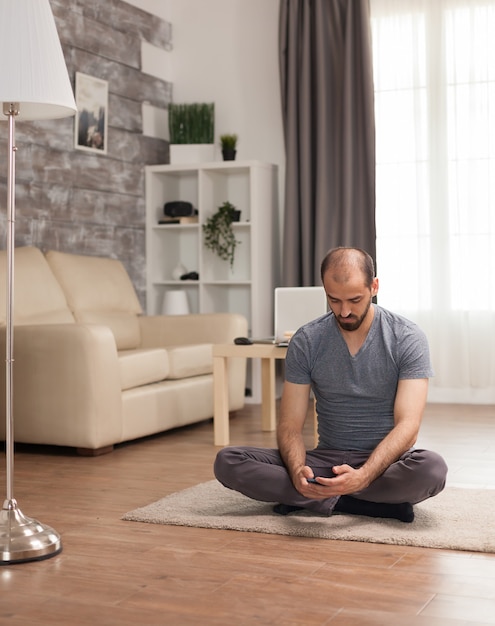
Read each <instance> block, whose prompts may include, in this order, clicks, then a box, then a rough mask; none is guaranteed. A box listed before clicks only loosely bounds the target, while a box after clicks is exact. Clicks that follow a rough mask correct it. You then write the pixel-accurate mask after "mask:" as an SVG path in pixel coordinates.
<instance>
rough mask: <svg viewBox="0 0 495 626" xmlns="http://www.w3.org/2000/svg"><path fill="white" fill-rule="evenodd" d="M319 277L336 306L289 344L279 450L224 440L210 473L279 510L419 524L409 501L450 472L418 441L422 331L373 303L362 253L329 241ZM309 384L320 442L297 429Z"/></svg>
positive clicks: (424, 382) (426, 363)
mask: <svg viewBox="0 0 495 626" xmlns="http://www.w3.org/2000/svg"><path fill="white" fill-rule="evenodd" d="M321 278H322V282H323V286H324V288H325V292H326V294H327V299H328V303H329V308H330V311H329V312H328V313H327V314H325V315H323V316H322V317H319V318H318V319H316V320H314V321H312V322H309V323H308V324H305V325H304V326H302V327H301V328H300V329H299V330H298V331H297V332H296V333H295V334H294V336H293V337H292V339H291V341H290V343H289V348H288V350H287V357H286V362H285V382H284V389H283V393H282V399H281V404H280V419H279V423H278V427H277V443H278V449H263V448H253V447H227V448H224V449H223V450H221V451H220V452H219V453H218V455H217V458H216V460H215V466H214V470H215V476H216V477H217V479H218V480H219V481H220V482H221V483H222V484H223V485H225V486H226V487H228V488H230V489H234V490H236V491H239V492H241V493H243V494H245V495H246V496H249V497H250V498H253V499H255V500H261V501H264V502H278V503H279V504H277V505H276V506H275V507H274V510H275V512H276V513H280V514H282V515H286V514H288V513H291V512H292V511H295V510H297V509H308V510H310V511H313V512H315V513H320V514H323V515H331V514H332V513H333V512H335V511H336V512H341V513H352V514H355V515H368V516H371V517H391V518H396V519H399V520H402V521H404V522H412V521H413V519H414V511H413V505H414V504H416V503H417V502H421V501H422V500H425V499H427V498H430V497H432V496H435V495H436V494H438V493H439V492H440V491H442V489H443V488H444V486H445V480H446V475H447V466H446V464H445V461H444V460H443V458H442V457H441V456H440V455H438V454H437V453H435V452H432V451H428V450H421V449H416V448H414V447H413V446H414V444H415V442H416V439H417V436H418V432H419V427H420V424H421V420H422V417H423V412H424V408H425V404H426V397H427V390H428V378H429V377H430V376H431V375H432V371H431V365H430V357H429V349H428V343H427V340H426V337H425V335H424V333H423V332H422V331H421V330H420V329H419V328H418V327H417V326H416V325H415V324H414V323H413V322H410V321H409V320H406V319H405V318H403V317H400V316H399V315H396V314H394V313H391V312H390V311H387V310H386V309H383V308H381V307H379V306H378V305H376V304H374V303H373V302H372V299H373V297H374V296H375V295H376V294H377V292H378V279H377V278H376V277H375V273H374V266H373V261H372V259H371V257H370V256H369V255H368V254H367V253H366V252H364V251H363V250H360V249H357V248H335V249H333V250H331V251H330V252H329V253H328V254H327V255H326V257H325V258H324V260H323V262H322V264H321ZM310 390H312V391H313V393H314V396H315V399H316V406H317V413H318V435H319V444H318V446H317V448H316V449H314V450H306V449H305V446H304V442H303V434H302V433H303V426H304V422H305V419H306V415H307V409H308V401H309V394H310ZM313 479H314V480H315V481H316V482H312V481H313Z"/></svg>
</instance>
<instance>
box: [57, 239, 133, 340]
mask: <svg viewBox="0 0 495 626" xmlns="http://www.w3.org/2000/svg"><path fill="white" fill-rule="evenodd" d="M46 258H47V261H48V263H49V265H50V267H51V268H52V270H53V273H54V274H55V276H56V277H57V279H58V281H59V283H60V285H61V286H62V289H63V290H64V293H65V296H66V298H67V303H68V305H69V308H70V309H71V311H72V312H73V314H74V317H75V318H76V320H77V321H78V322H82V323H86V324H102V325H104V326H108V327H109V328H110V329H111V330H112V332H113V334H114V336H115V341H116V344H117V349H118V350H129V349H133V348H137V347H138V346H139V344H140V340H141V337H140V330H139V322H138V319H137V316H138V315H139V314H141V313H142V309H141V305H140V304H139V300H138V298H137V295H136V292H135V290H134V287H133V284H132V282H131V279H130V278H129V275H128V274H127V272H126V270H125V268H124V266H123V265H122V263H121V262H120V261H117V260H116V259H105V258H100V257H91V256H85V255H77V254H68V253H65V252H55V251H53V250H50V251H49V252H47V254H46Z"/></svg>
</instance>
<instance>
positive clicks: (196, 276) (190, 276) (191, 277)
mask: <svg viewBox="0 0 495 626" xmlns="http://www.w3.org/2000/svg"><path fill="white" fill-rule="evenodd" d="M180 279H181V280H199V274H198V272H195V271H194V270H193V271H192V272H188V273H187V274H183V275H182V276H181V277H180Z"/></svg>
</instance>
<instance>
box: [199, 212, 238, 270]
mask: <svg viewBox="0 0 495 626" xmlns="http://www.w3.org/2000/svg"><path fill="white" fill-rule="evenodd" d="M239 214H240V211H237V210H236V208H235V206H234V205H233V204H231V203H230V202H224V203H223V204H222V205H220V206H219V207H218V209H217V211H216V212H215V213H214V214H213V215H211V216H210V217H209V218H208V219H207V220H206V222H205V223H204V224H203V234H204V243H205V246H206V247H207V248H208V249H209V250H212V251H213V252H214V253H215V254H217V255H218V256H219V257H220V258H221V259H223V260H224V261H229V262H230V267H233V265H234V257H235V249H236V246H237V245H238V244H240V243H241V242H240V241H238V240H237V239H236V238H235V234H234V230H233V228H232V222H235V221H239Z"/></svg>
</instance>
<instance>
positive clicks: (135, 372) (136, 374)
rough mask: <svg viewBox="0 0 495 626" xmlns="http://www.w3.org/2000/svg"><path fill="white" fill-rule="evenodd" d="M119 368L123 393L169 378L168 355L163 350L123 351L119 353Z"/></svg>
mask: <svg viewBox="0 0 495 626" xmlns="http://www.w3.org/2000/svg"><path fill="white" fill-rule="evenodd" d="M119 368H120V379H121V381H122V383H121V384H122V391H125V390H126V389H134V387H141V386H142V385H148V384H149V383H156V382H158V381H160V380H164V379H165V378H167V376H168V372H169V361H168V354H167V351H166V350H164V349H163V348H150V349H149V350H123V351H121V352H119Z"/></svg>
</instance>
